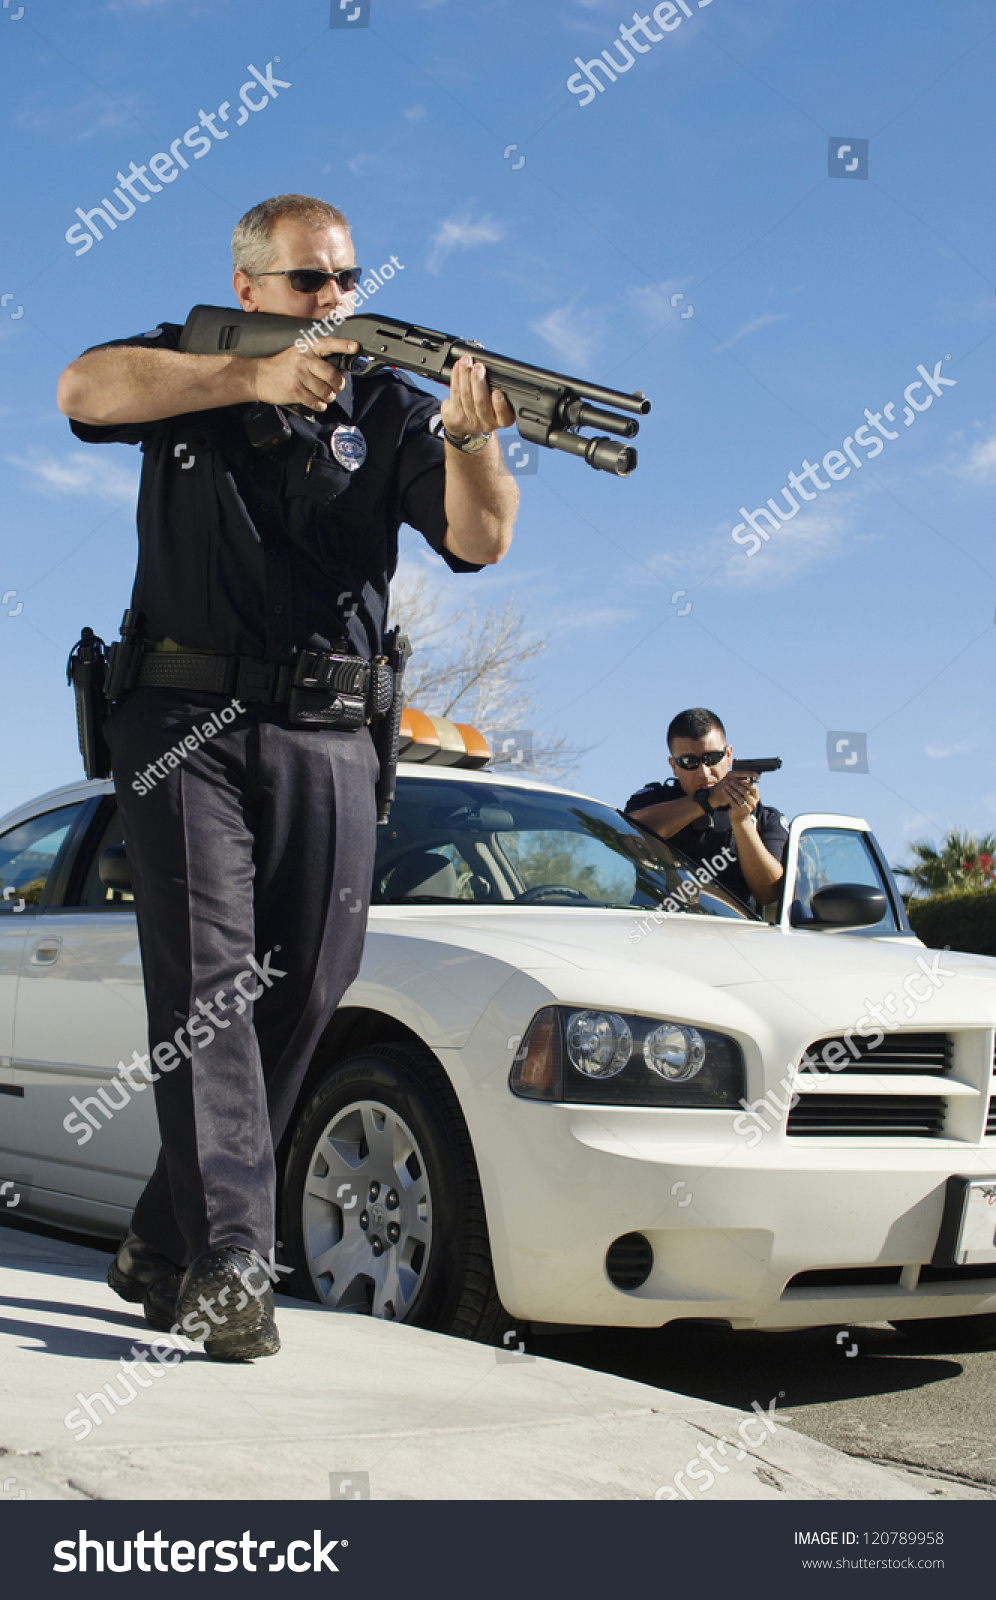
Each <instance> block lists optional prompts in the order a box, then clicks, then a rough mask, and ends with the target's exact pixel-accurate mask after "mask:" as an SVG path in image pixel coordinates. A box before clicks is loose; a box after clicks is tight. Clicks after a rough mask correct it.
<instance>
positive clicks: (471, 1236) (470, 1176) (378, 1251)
mask: <svg viewBox="0 0 996 1600" xmlns="http://www.w3.org/2000/svg"><path fill="white" fill-rule="evenodd" d="M281 1214H282V1236H283V1241H284V1253H285V1256H286V1257H287V1259H288V1260H289V1261H290V1262H292V1263H293V1265H294V1275H293V1277H288V1278H287V1279H285V1280H284V1285H283V1286H284V1288H285V1289H286V1291H287V1292H289V1293H291V1294H297V1295H300V1296H303V1297H304V1298H307V1299H313V1300H320V1301H322V1302H323V1303H324V1304H325V1305H327V1306H329V1307H331V1308H333V1309H335V1310H337V1311H348V1312H353V1313H360V1314H361V1315H362V1314H365V1315H369V1316H375V1317H384V1318H386V1319H388V1320H395V1321H398V1322H410V1323H414V1324H416V1325H417V1326H418V1327H422V1328H432V1329H434V1330H435V1331H436V1332H438V1333H450V1334H456V1335H458V1336H460V1337H462V1338H465V1339H477V1340H480V1341H483V1342H488V1341H490V1340H492V1339H494V1338H495V1337H496V1336H497V1335H498V1333H499V1332H500V1330H501V1329H502V1328H505V1327H508V1326H509V1318H508V1316H507V1314H506V1313H505V1311H504V1309H503V1307H502V1305H501V1302H500V1300H499V1299H498V1292H497V1289H496V1287H495V1280H494V1273H493V1270H492V1265H491V1249H490V1245H489V1243H488V1231H487V1223H486V1220H485V1215H484V1200H483V1197H482V1195H481V1186H480V1181H479V1179H478V1175H477V1163H476V1161H475V1159H474V1151H473V1147H472V1145H471V1141H470V1134H469V1133H468V1131H467V1126H466V1123H465V1122H464V1120H463V1116H462V1115H461V1112H460V1108H459V1105H458V1103H457V1099H456V1096H455V1094H454V1092H453V1089H452V1087H451V1086H450V1082H449V1079H448V1078H447V1077H446V1074H445V1072H444V1071H443V1069H442V1067H441V1066H440V1065H439V1062H438V1061H437V1060H436V1058H435V1056H433V1055H432V1054H431V1052H430V1051H428V1050H426V1049H424V1048H422V1047H420V1046H417V1045H409V1044H384V1045H377V1046H373V1047H370V1048H367V1049H364V1050H360V1051H358V1052H357V1053H356V1054H354V1055H351V1056H348V1057H346V1058H345V1059H344V1060H342V1061H341V1062H339V1063H337V1065H336V1066H335V1067H334V1068H333V1070H332V1071H331V1072H330V1073H329V1074H328V1076H327V1077H326V1078H324V1079H323V1080H322V1082H321V1083H320V1084H319V1086H318V1088H317V1089H316V1090H315V1092H314V1094H313V1095H312V1096H311V1098H310V1100H309V1101H308V1103H307V1104H306V1105H305V1107H304V1109H303V1110H302V1112H301V1115H300V1118H299V1120H298V1123H297V1127H296V1129H295V1131H294V1136H293V1139H292V1141H291V1145H290V1150H289V1152H288V1158H287V1166H286V1174H285V1180H284V1190H283V1203H282V1211H281Z"/></svg>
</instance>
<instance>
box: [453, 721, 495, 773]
mask: <svg viewBox="0 0 996 1600" xmlns="http://www.w3.org/2000/svg"><path fill="white" fill-rule="evenodd" d="M454 727H455V728H456V729H457V731H458V732H459V733H460V734H461V735H462V737H463V742H464V745H465V747H466V750H467V759H466V761H464V762H463V765H464V766H465V767H486V766H487V764H488V762H489V761H490V760H491V746H490V745H489V744H488V741H487V739H485V737H484V735H483V733H478V731H477V729H476V728H472V727H471V725H470V723H469V722H457V723H454Z"/></svg>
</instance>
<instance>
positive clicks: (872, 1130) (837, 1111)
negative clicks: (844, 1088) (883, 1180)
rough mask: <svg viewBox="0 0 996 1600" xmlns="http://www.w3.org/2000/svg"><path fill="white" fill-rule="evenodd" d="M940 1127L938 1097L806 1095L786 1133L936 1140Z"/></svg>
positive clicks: (941, 1117) (941, 1108)
mask: <svg viewBox="0 0 996 1600" xmlns="http://www.w3.org/2000/svg"><path fill="white" fill-rule="evenodd" d="M943 1128H944V1101H943V1099H942V1098H941V1097H940V1096H939V1095H922V1094H823V1095H820V1094H813V1093H807V1094H804V1095H803V1096H802V1098H801V1099H800V1101H799V1104H798V1105H797V1106H795V1107H794V1108H793V1110H792V1111H790V1112H789V1119H788V1128H787V1130H786V1131H787V1132H788V1133H789V1134H791V1135H794V1136H795V1137H796V1138H801V1137H809V1138H840V1139H865V1138H867V1139H876V1138H882V1137H887V1138H891V1139H937V1138H939V1137H940V1135H941V1133H942V1131H943Z"/></svg>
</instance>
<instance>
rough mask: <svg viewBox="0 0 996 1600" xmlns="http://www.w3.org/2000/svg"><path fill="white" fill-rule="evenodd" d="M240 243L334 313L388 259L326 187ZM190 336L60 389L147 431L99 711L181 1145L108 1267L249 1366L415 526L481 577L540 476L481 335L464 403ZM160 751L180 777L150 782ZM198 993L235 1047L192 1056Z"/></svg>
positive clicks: (370, 839)
mask: <svg viewBox="0 0 996 1600" xmlns="http://www.w3.org/2000/svg"><path fill="white" fill-rule="evenodd" d="M232 250H233V257H234V264H235V274H234V287H235V292H236V295H237V297H238V300H239V304H240V306H241V308H242V311H243V312H244V313H246V314H248V320H249V321H250V322H251V321H252V318H253V317H254V316H259V315H263V314H276V315H279V316H284V317H288V318H293V319H295V320H296V321H297V322H298V323H307V322H309V321H311V320H313V319H315V318H323V317H325V316H326V315H327V314H329V313H331V312H334V311H335V310H336V309H337V308H339V307H341V306H342V305H343V304H344V303H346V301H347V297H348V295H349V293H350V290H351V289H352V288H353V287H354V285H355V283H356V281H357V278H358V275H359V271H360V269H359V268H358V267H357V265H356V258H355V255H354V252H353V245H352V240H351V238H350V232H349V226H348V223H347V222H346V219H345V217H344V216H343V215H342V213H341V212H340V211H338V210H337V209H336V208H335V207H333V206H330V205H327V204H326V203H325V202H323V201H321V200H316V199H312V198H310V197H307V196H302V195H281V196H278V197H277V198H275V199H272V200H267V201H264V202H263V203H262V204H260V205H258V206H255V207H254V208H253V209H252V210H251V211H250V212H248V213H247V214H246V216H244V217H243V218H242V220H241V222H240V223H239V224H238V226H237V228H236V229H235V233H234V236H233V240H232ZM180 335H181V327H180V326H179V325H178V324H175V323H169V322H163V323H161V324H160V325H159V326H157V327H155V328H153V329H151V330H150V331H149V332H148V333H145V334H140V335H137V336H135V337H133V338H127V339H121V340H116V341H114V342H112V343H109V344H106V345H101V346H98V347H97V348H95V349H92V350H88V351H87V352H86V353H85V354H84V355H82V356H81V357H80V358H79V360H77V361H74V362H73V363H72V365H71V366H69V367H68V368H67V369H66V371H65V372H64V373H63V375H62V378H61V380H60V384H59V394H58V403H59V407H60V409H61V410H62V411H63V412H64V413H65V415H66V416H67V417H69V419H70V422H71V426H72V429H73V432H74V433H75V434H76V436H77V437H78V438H80V439H82V440H84V441H87V442H89V443H102V442H122V443H127V444H141V446H142V451H143V466H142V480H141V488H140V491H139V502H138V536H139V558H138V572H137V575H136V579H135V587H134V592H133V597H132V602H131V608H130V611H129V613H128V614H127V617H128V621H127V639H126V641H125V643H126V646H127V649H126V651H124V652H123V653H119V655H118V660H117V667H118V670H117V673H116V682H115V685H114V695H113V698H114V709H113V711H112V714H111V715H110V717H109V720H108V721H107V723H106V725H105V726H104V727H103V728H102V729H100V730H98V732H99V734H100V735H101V737H103V738H104V739H106V744H107V747H108V750H109V752H110V758H111V761H112V763H113V768H114V774H115V785H116V790H117V796H118V803H119V806H120V811H121V817H122V822H123V827H124V835H125V840H126V844H127V851H128V860H129V864H130V869H131V875H132V882H133V885H134V890H135V900H136V911H137V916H138V928H139V938H140V942H141V950H142V962H143V969H144V974H145V986H146V1001H147V1007H148V1019H149V1050H150V1055H151V1060H150V1063H149V1070H150V1074H151V1075H152V1076H153V1078H154V1080H155V1093H156V1107H157V1112H158V1117H159V1126H160V1133H161V1138H162V1149H161V1151H160V1155H159V1160H158V1163H157V1165H156V1168H155V1171H154V1173H153V1175H152V1177H151V1179H150V1181H149V1183H148V1185H147V1187H146V1189H145V1191H144V1192H143V1194H142V1196H141V1198H140V1199H139V1202H138V1205H137V1207H136V1209H135V1213H134V1216H133V1218H132V1224H131V1231H130V1233H129V1235H128V1238H127V1239H126V1240H125V1241H124V1243H123V1244H122V1246H121V1248H120V1249H119V1251H118V1254H117V1256H116V1258H115V1261H114V1263H113V1264H112V1266H111V1269H110V1272H109V1275H108V1282H109V1283H110V1285H111V1287H112V1288H114V1289H115V1290H116V1291H117V1293H119V1294H120V1295H122V1296H123V1298H125V1299H126V1300H131V1301H136V1302H138V1301H140V1302H141V1303H142V1305H143V1308H144V1311H145V1316H146V1320H147V1321H148V1322H149V1323H150V1324H151V1325H152V1326H153V1327H156V1328H170V1327H172V1326H174V1325H175V1324H176V1323H177V1322H180V1323H181V1324H182V1322H183V1320H184V1318H186V1319H187V1321H188V1323H189V1321H190V1317H191V1313H193V1312H196V1313H197V1318H198V1320H199V1322H200V1325H201V1326H205V1325H206V1324H205V1323H204V1321H203V1317H202V1316H201V1312H202V1310H203V1306H204V1303H205V1302H206V1303H207V1304H208V1305H210V1306H211V1307H212V1308H213V1316H212V1322H211V1324H210V1328H211V1331H210V1334H209V1335H208V1337H207V1338H206V1339H205V1349H206V1350H207V1353H208V1354H209V1355H210V1356H212V1357H214V1358H215V1359H218V1360H228V1361H234V1360H247V1359H251V1358H252V1357H254V1356H261V1355H270V1354H273V1353H275V1352H276V1351H277V1350H278V1349H279V1345H280V1341H279V1337H278V1334H277V1329H276V1324H275V1321H274V1311H273V1295H272V1289H271V1287H270V1283H269V1276H268V1274H267V1273H266V1271H265V1270H264V1267H265V1264H266V1263H267V1262H268V1261H272V1250H273V1247H274V1242H275V1241H274V1227H275V1223H274V1212H275V1164H274V1149H275V1147H276V1146H277V1144H278V1143H279V1140H280V1138H281V1136H282V1134H283V1132H284V1130H285V1128H286V1126H287V1123H288V1119H289V1117H290V1114H291V1111H292V1109H293V1106H294V1103H295V1100H296V1097H297V1094H298V1091H299V1088H300V1085H301V1082H302V1080H303V1077H304V1075H305V1072H306V1070H307V1067H308V1065H309V1063H310V1061H311V1059H312V1056H313V1054H314V1050H315V1048H316V1046H317V1044H318V1041H319V1039H320V1038H321V1036H322V1033H323V1032H324V1030H325V1028H326V1026H327V1024H328V1022H329V1020H330V1018H331V1016H332V1013H333V1011H334V1010H335V1008H336V1006H337V1004H338V1002H339V1000H340V998H341V996H342V994H343V992H344V990H345V989H346V987H347V986H348V984H349V983H350V982H351V981H352V979H353V978H354V977H355V975H356V973H357V971H358V969H359V964H360V958H361V953H362V945H363V936H364V930H365V925H366V913H367V903H368V898H369V891H370V886H371V880H372V873H373V858H374V840H375V798H374V788H375V780H376V777H377V769H378V763H377V757H376V754H375V750H374V746H373V743H372V742H371V738H370V733H369V731H368V724H369V721H370V719H371V717H372V716H375V715H383V714H385V710H386V708H385V699H386V700H388V701H389V700H390V697H391V691H392V687H393V685H392V683H391V681H390V679H391V677H392V674H390V673H388V676H387V678H385V674H384V671H383V670H382V669H383V667H384V665H385V662H384V646H385V627H386V621H387V603H388V585H389V581H390V578H391V576H392V575H393V573H394V570H395V566H396V563H397V537H398V528H399V526H400V524H401V523H402V522H407V523H409V524H410V525H411V526H412V527H414V528H416V529H418V531H419V532H420V533H421V534H422V535H423V537H424V538H425V539H426V541H427V542H428V544H429V545H430V546H431V547H432V548H433V549H434V550H435V551H437V552H438V554H439V555H440V556H441V557H442V558H443V560H444V561H445V562H446V563H447V565H448V566H449V567H450V569H451V570H452V571H453V572H457V573H463V572H477V571H480V569H481V568H482V567H484V566H487V565H491V564H493V563H495V562H497V561H500V560H501V559H502V557H503V556H504V555H505V554H506V552H507V550H508V548H509V545H510V542H511V538H512V526H513V522H514V519H515V512H516V506H517V499H518V492H517V489H516V486H515V484H514V482H513V481H512V478H511V476H510V474H509V472H508V470H507V468H506V467H505V464H504V460H503V457H502V452H501V449H500V447H499V444H498V441H497V439H496V438H495V437H494V431H495V429H497V428H506V427H509V426H510V425H511V424H512V422H513V420H514V417H513V412H512V409H511V407H510V406H509V404H508V401H507V400H506V398H505V397H504V395H503V394H502V392H501V390H500V389H498V388H496V389H494V390H492V389H491V388H490V387H489V384H488V381H487V376H486V372H485V368H484V366H483V365H482V364H481V363H480V362H477V361H475V360H474V359H473V357H472V355H471V354H470V353H469V352H468V353H466V354H462V355H461V356H460V357H459V359H458V360H457V361H456V362H455V365H454V366H453V369H452V371H451V373H450V375H449V384H450V392H449V395H448V397H447V398H446V399H445V400H444V401H443V402H442V404H440V403H439V402H438V401H437V399H436V398H435V397H433V396H431V395H429V394H427V393H425V392H423V391H422V390H420V389H418V388H417V387H416V386H415V384H414V383H412V382H411V381H410V380H409V379H408V378H407V377H406V376H403V375H402V374H399V373H397V372H393V371H390V370H388V369H385V368H383V367H381V368H378V369H377V370H375V371H373V372H368V373H366V374H363V375H361V374H353V373H350V372H348V371H345V372H344V371H340V370H338V368H337V367H336V366H335V365H334V364H332V362H330V361H329V360H327V359H325V358H326V357H332V356H334V357H338V358H341V357H349V356H353V355H358V354H359V346H358V344H357V342H356V341H355V340H350V339H349V338H348V337H328V338H323V339H321V340H319V341H318V342H317V343H316V344H315V348H314V350H311V349H307V348H306V349H305V350H303V351H302V350H300V349H295V348H294V346H293V345H290V346H289V347H288V348H287V349H283V350H281V351H279V353H277V354H274V355H268V356H265V357H250V358H247V357H246V356H244V355H241V354H238V353H235V354H232V353H218V354H214V355H196V354H191V353H185V352H183V351H182V350H181V349H180V348H179V346H180ZM260 408H262V410H263V421H264V422H265V421H266V412H267V409H269V410H270V411H271V412H273V413H274V415H276V414H277V413H279V422H280V426H279V429H277V430H276V432H273V431H272V430H271V433H270V434H266V429H265V428H263V431H262V434H261V432H260V427H259V426H257V428H256V430H255V433H253V428H252V416H251V415H250V414H254V415H255V419H256V422H257V423H259V418H260ZM291 408H293V409H291ZM247 417H249V418H250V427H249V429H248V431H247V428H246V426H245V423H246V419H247ZM440 419H441V423H442V427H443V429H444V430H445V431H444V433H443V436H442V437H440V436H439V434H438V432H437V429H438V427H439V424H440ZM270 420H271V421H272V420H274V419H273V417H271V419H270ZM122 663H124V664H125V665H124V667H123V669H122ZM395 665H397V663H396V662H395ZM236 705H237V706H238V707H239V708H240V710H239V711H238V713H237V714H236V715H235V717H234V720H232V719H231V718H228V717H226V718H225V719H224V724H223V725H222V722H221V721H220V720H219V719H218V718H215V721H214V722H213V723H212V722H211V721H210V715H211V713H214V712H219V711H220V710H221V708H223V707H224V708H226V709H229V708H231V707H234V706H236ZM394 710H395V711H396V712H397V711H400V703H396V705H395V707H394ZM215 724H217V733H216V735H215V736H213V737H208V736H206V734H205V735H204V736H203V738H198V739H193V738H192V739H189V740H188V741H187V745H186V746H183V748H187V754H186V755H185V756H184V757H183V758H182V759H180V758H177V757H176V756H175V755H173V754H172V752H173V751H174V750H175V748H176V747H177V746H178V745H180V743H181V741H182V740H184V738H185V736H187V735H189V734H192V733H193V731H194V729H195V727H197V728H199V729H201V731H202V733H203V730H204V729H205V728H206V727H207V726H209V725H210V726H215ZM188 746H189V748H188ZM166 752H171V755H170V757H169V758H166ZM164 758H165V759H166V765H165V766H163V765H162V763H163V760H164ZM153 763H157V764H158V765H157V767H156V770H157V771H158V770H163V771H164V773H165V776H164V777H162V779H160V780H158V781H157V782H156V783H155V784H154V785H151V786H150V785H148V784H145V783H142V784H135V785H134V786H133V779H135V777H136V775H137V774H141V773H142V772H144V771H147V770H148V769H149V768H150V767H152V765H153ZM250 956H251V957H252V962H250V960H249V957H250ZM257 957H258V961H257ZM249 965H253V966H254V967H255V969H256V970H264V971H266V973H267V975H268V981H267V982H266V983H263V982H260V983H259V984H258V985H257V988H256V991H255V999H254V1004H253V1005H251V1006H243V1007H242V1009H241V1013H240V1012H239V1009H238V1008H237V1007H232V1006H229V1005H227V1004H226V1000H225V997H226V996H231V994H232V993H233V985H234V983H235V979H236V976H237V975H239V974H242V975H243V976H244V975H245V971H246V968H247V966H249ZM198 1012H200V1013H202V1014H204V1015H212V1017H213V1022H214V1028H213V1037H212V1039H211V1041H210V1043H208V1044H206V1045H205V1046H204V1047H203V1048H198V1049H195V1050H193V1051H191V1050H189V1048H188V1049H186V1050H183V1049H182V1046H181V1048H180V1049H178V1048H177V1045H175V1044H174V1043H173V1041H174V1038H175V1035H176V1033H177V1032H178V1031H181V1032H182V1027H183V1026H185V1025H186V1024H185V1023H184V1019H190V1018H192V1017H195V1016H196V1015H197V1013H198ZM250 1288H251V1292H248V1291H249V1290H250ZM219 1308H220V1309H219Z"/></svg>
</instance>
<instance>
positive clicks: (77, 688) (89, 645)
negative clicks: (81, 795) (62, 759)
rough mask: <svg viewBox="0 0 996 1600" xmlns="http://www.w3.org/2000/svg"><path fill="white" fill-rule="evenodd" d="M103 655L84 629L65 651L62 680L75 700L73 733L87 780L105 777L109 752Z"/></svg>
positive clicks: (100, 641) (103, 649)
mask: <svg viewBox="0 0 996 1600" xmlns="http://www.w3.org/2000/svg"><path fill="white" fill-rule="evenodd" d="M106 676H107V655H106V646H105V645H104V641H103V639H98V637H97V635H96V634H95V633H94V631H93V629H92V628H84V629H83V632H82V634H81V635H80V637H79V639H78V640H77V642H76V643H75V644H74V645H73V648H72V650H71V651H70V652H69V660H68V661H67V662H66V681H67V683H69V684H71V685H72V690H73V694H74V695H75V697H76V733H77V737H78V738H79V742H80V755H81V756H82V757H83V771H84V772H85V773H86V775H87V777H88V778H109V777H110V775H111V752H110V751H109V750H108V748H107V743H106V741H105V739H104V723H105V722H106V721H107V714H108V710H109V707H108V704H107V696H106V695H105V693H104V681H105V679H106Z"/></svg>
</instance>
